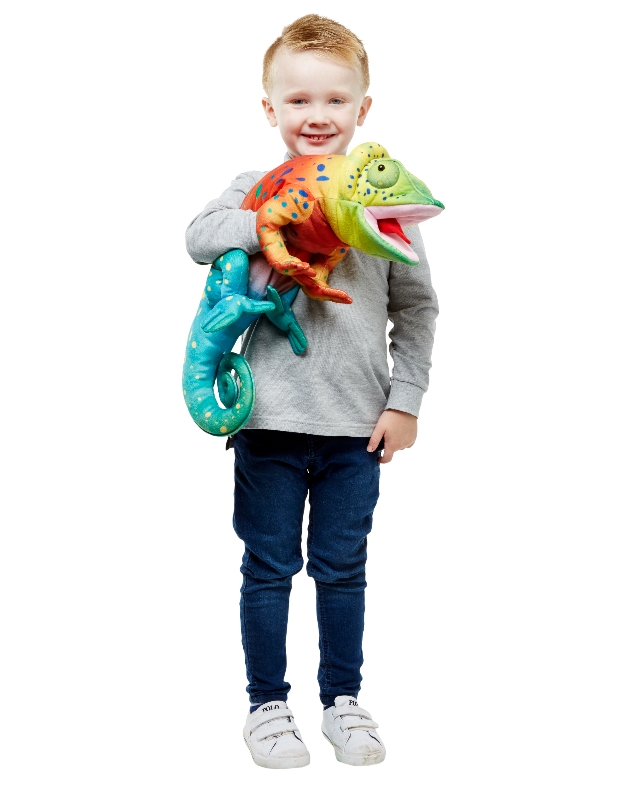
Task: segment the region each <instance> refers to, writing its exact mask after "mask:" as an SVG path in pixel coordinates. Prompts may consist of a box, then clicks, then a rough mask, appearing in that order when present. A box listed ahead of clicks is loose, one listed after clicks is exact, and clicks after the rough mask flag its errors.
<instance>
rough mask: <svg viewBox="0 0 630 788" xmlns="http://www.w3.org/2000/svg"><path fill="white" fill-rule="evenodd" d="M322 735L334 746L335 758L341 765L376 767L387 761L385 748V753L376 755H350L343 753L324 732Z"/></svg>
mask: <svg viewBox="0 0 630 788" xmlns="http://www.w3.org/2000/svg"><path fill="white" fill-rule="evenodd" d="M322 735H323V737H324V738H325V739H326V741H327V742H328V743H329V744H331V745H332V747H333V749H334V751H335V758H336V759H337V760H338V761H339V763H347V764H348V766H374V765H375V764H377V763H382V762H383V761H384V760H385V754H386V753H385V748H383V752H376V753H374V755H350V754H349V753H344V752H341V750H340V749H339V747H337V745H336V744H335V743H334V742H333V741H331V740H330V739H329V738H328V736H327V735H326V734H325V733H324V731H323V730H322Z"/></svg>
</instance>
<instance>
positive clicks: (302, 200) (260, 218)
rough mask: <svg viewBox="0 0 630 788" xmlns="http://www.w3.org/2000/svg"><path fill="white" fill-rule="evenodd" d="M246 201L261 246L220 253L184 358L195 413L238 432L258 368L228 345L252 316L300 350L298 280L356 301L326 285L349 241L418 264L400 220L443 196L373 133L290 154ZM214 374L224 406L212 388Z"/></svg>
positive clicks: (222, 431)
mask: <svg viewBox="0 0 630 788" xmlns="http://www.w3.org/2000/svg"><path fill="white" fill-rule="evenodd" d="M241 208H243V209H244V210H248V209H249V210H254V211H256V231H257V235H258V240H259V242H260V247H261V252H260V253H257V254H255V255H253V256H252V257H251V258H248V256H247V255H246V254H245V253H244V252H243V251H241V250H232V251H231V252H228V253H226V254H225V255H223V256H222V257H220V258H219V259H218V260H215V261H214V263H213V264H212V267H211V268H210V272H209V274H208V278H207V281H206V288H205V290H204V294H203V297H202V300H201V304H200V307H199V310H198V312H197V315H196V316H195V320H194V322H193V325H192V328H191V330H190V334H189V337H188V345H187V348H186V357H185V361H184V373H183V388H184V398H185V400H186V403H187V405H188V408H189V410H190V414H191V416H192V418H193V419H194V421H195V423H196V424H197V425H198V426H199V427H201V429H202V430H204V431H205V432H209V433H210V434H212V435H233V434H234V433H235V432H238V430H240V429H241V428H242V427H243V426H244V425H245V424H246V423H247V420H248V419H249V417H250V415H251V412H252V409H253V406H254V397H255V388H254V380H253V376H252V373H251V369H250V367H249V364H248V363H247V361H246V360H245V359H244V358H243V357H242V356H240V355H238V354H237V353H231V352H230V351H231V349H232V347H233V346H234V344H235V342H236V340H237V339H238V337H239V336H240V335H241V334H242V333H243V332H244V331H245V329H246V328H247V327H248V326H249V325H250V324H251V323H252V322H253V321H254V320H256V319H257V318H258V317H259V316H260V315H261V314H266V316H267V317H268V318H269V319H270V320H271V321H272V322H273V323H274V324H275V325H276V326H278V327H279V328H281V329H282V330H284V331H286V332H287V334H288V337H289V340H290V342H291V346H292V348H293V351H294V352H295V353H298V354H300V353H303V352H304V351H305V350H306V346H307V342H306V337H305V336H304V333H303V332H302V329H301V328H300V326H299V325H298V323H297V320H296V318H295V316H294V314H293V311H292V309H291V304H292V302H293V300H294V299H295V296H296V295H297V292H298V287H297V286H296V283H297V284H298V285H299V286H300V287H301V288H302V290H303V291H304V292H305V293H306V295H307V296H309V298H314V299H317V300H329V301H336V302H338V303H342V304H350V303H352V299H351V298H350V296H348V295H347V294H346V293H344V292H343V291H342V290H335V289H334V288H332V287H330V286H329V285H328V278H329V276H330V272H331V271H332V270H333V269H334V267H335V266H336V265H337V263H339V262H340V261H341V260H343V258H344V257H345V256H346V255H347V253H348V250H349V249H350V248H351V247H355V248H356V249H359V250H360V251H362V252H365V253H367V254H371V255H374V256H376V257H382V258H384V259H386V260H391V261H397V262H401V263H406V264H407V265H417V264H418V262H419V260H418V256H417V255H416V253H415V252H414V251H413V249H412V248H411V246H410V243H409V239H408V238H407V237H406V236H405V234H404V232H403V229H402V226H401V222H402V224H403V225H404V226H407V225H413V224H418V223H419V222H422V221H425V220H426V219H430V218H431V217H433V216H437V214H439V213H440V212H441V211H442V210H443V208H444V205H443V204H442V203H441V202H439V201H438V200H436V199H434V198H433V196H432V194H431V192H430V191H429V189H428V188H427V186H426V185H425V184H424V183H423V182H422V181H420V180H418V179H417V178H416V177H415V176H413V175H412V174H411V173H409V172H407V170H405V168H404V167H403V166H402V164H401V163H400V162H399V161H396V160H395V159H391V158H390V157H389V154H388V153H387V151H386V150H385V148H384V147H383V146H382V145H379V144H378V143H376V142H368V143H365V144H363V145H359V146H358V147H356V148H355V149H354V150H353V151H352V152H351V153H350V154H349V155H348V156H341V155H330V156H326V155H324V156H299V157H297V158H294V159H290V160H289V161H286V162H285V163H284V164H282V165H281V166H279V167H276V168H275V169H274V170H270V171H269V172H268V173H267V174H266V175H265V176H264V177H263V178H261V180H260V181H258V183H257V184H256V185H255V186H254V187H253V188H252V189H251V191H250V192H249V193H248V194H247V195H246V197H245V199H244V200H243V203H242V205H241ZM365 275H366V276H369V275H370V272H369V271H366V272H365ZM233 371H234V372H235V373H236V375H238V379H239V381H238V382H237V380H236V379H235V378H234V376H233V375H232V372H233ZM215 381H216V383H217V389H218V392H219V398H220V400H221V402H222V403H223V405H224V406H225V407H224V408H222V407H220V405H219V404H218V402H217V400H216V397H215V395H214V384H215Z"/></svg>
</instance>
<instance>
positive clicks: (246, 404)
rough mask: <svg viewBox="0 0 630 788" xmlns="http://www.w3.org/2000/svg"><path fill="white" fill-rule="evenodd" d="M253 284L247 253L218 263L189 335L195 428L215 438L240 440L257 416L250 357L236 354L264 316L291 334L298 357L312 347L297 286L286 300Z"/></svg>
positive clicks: (188, 395) (187, 394)
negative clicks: (298, 311)
mask: <svg viewBox="0 0 630 788" xmlns="http://www.w3.org/2000/svg"><path fill="white" fill-rule="evenodd" d="M264 265H265V267H266V266H267V263H266V261H265V263H264ZM249 281H250V279H249V259H248V257H247V255H246V254H245V252H243V251H242V250H240V249H232V250H231V251H229V252H226V253H225V254H224V255H222V256H221V257H219V258H218V260H215V261H214V263H213V264H212V267H211V268H210V269H209V271H208V278H207V280H206V286H205V289H204V292H203V295H202V297H201V302H200V304H199V309H198V311H197V314H196V315H195V319H194V321H193V324H192V327H191V329H190V333H189V335H188V342H187V344H186V356H185V358H184V372H183V375H182V384H183V386H182V388H183V389H184V399H185V401H186V405H187V406H188V410H189V412H190V415H191V416H192V418H193V420H194V422H195V424H197V426H198V427H201V429H202V430H203V431H204V432H208V433H210V435H228V436H229V435H234V433H235V432H238V431H239V430H240V429H241V428H242V427H244V426H245V424H247V421H248V420H249V417H250V416H251V414H252V410H253V408H254V399H255V396H256V391H255V387H254V377H253V375H252V371H251V369H250V366H249V364H248V363H247V361H246V360H245V358H243V356H240V355H239V354H238V353H232V352H231V350H232V348H233V347H234V344H235V342H236V340H237V339H238V338H239V337H240V336H241V334H242V333H243V332H244V331H245V330H246V329H247V328H248V327H249V326H250V325H251V324H252V323H253V322H254V321H255V320H257V319H258V317H259V316H260V315H263V314H266V315H267V317H268V318H269V320H271V322H272V323H273V324H274V325H275V326H277V327H278V328H279V329H281V330H282V331H284V332H285V333H286V334H287V336H288V338H289V342H290V343H291V347H292V349H293V352H294V353H297V354H301V353H304V351H305V350H306V348H307V345H308V343H307V341H306V337H305V336H304V332H303V331H302V329H301V328H300V326H299V324H298V322H297V320H296V318H295V315H294V313H293V310H292V309H291V304H292V302H293V299H294V298H295V296H296V295H297V291H298V288H297V286H296V287H294V288H292V289H291V290H290V291H288V292H286V293H284V294H283V295H282V296H280V295H278V293H277V291H276V290H275V289H274V288H273V287H271V286H267V287H266V288H265V290H264V291H263V292H262V293H261V292H258V291H257V290H256V289H255V287H254V286H253V285H251V286H250V285H249ZM215 384H216V389H217V391H218V394H219V399H220V401H221V405H220V404H219V402H217V397H216V394H215Z"/></svg>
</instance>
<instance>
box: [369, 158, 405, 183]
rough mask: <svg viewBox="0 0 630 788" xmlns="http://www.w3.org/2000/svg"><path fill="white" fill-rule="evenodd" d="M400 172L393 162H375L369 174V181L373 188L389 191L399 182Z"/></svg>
mask: <svg viewBox="0 0 630 788" xmlns="http://www.w3.org/2000/svg"><path fill="white" fill-rule="evenodd" d="M399 174H400V170H399V169H398V165H397V164H395V163H394V162H393V161H379V162H376V161H375V162H374V164H372V166H371V167H370V169H369V170H368V173H367V179H368V181H369V182H370V184H371V185H372V186H377V187H378V188H379V189H387V188H389V187H390V186H393V185H394V184H395V183H396V181H397V180H398V176H399Z"/></svg>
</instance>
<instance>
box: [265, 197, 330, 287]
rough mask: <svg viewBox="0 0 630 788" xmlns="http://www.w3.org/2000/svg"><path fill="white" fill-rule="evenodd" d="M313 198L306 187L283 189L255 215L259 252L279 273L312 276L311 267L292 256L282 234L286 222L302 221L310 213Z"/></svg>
mask: <svg viewBox="0 0 630 788" xmlns="http://www.w3.org/2000/svg"><path fill="white" fill-rule="evenodd" d="M314 202H315V201H314V198H313V196H312V195H311V194H310V192H307V191H306V190H305V189H298V188H295V187H291V188H286V187H285V188H284V189H282V191H279V192H278V194H276V195H274V196H273V197H272V198H271V199H270V200H267V202H265V203H263V204H262V206H261V207H260V208H259V209H258V212H257V214H256V233H257V235H258V241H259V243H260V248H261V250H262V253H263V254H264V255H265V258H266V259H267V262H268V263H269V265H270V266H271V267H272V268H274V269H275V270H276V271H277V272H278V273H279V274H285V275H287V276H295V275H296V274H299V275H301V276H305V277H307V278H308V277H314V276H316V272H315V271H314V270H313V269H312V268H311V266H310V265H309V264H308V263H307V262H305V261H303V260H300V259H299V258H298V257H295V256H294V255H292V254H291V253H290V252H289V250H288V249H287V244H286V241H285V238H284V235H283V234H282V228H283V227H285V226H286V225H287V224H302V223H303V222H305V221H306V220H307V219H308V218H309V217H310V215H311V214H312V213H313V206H314Z"/></svg>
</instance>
